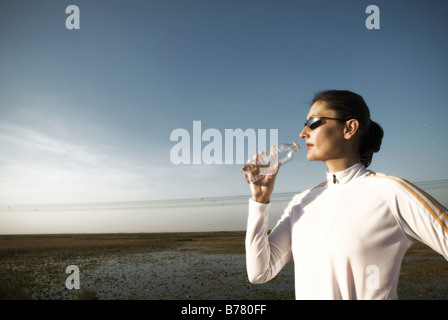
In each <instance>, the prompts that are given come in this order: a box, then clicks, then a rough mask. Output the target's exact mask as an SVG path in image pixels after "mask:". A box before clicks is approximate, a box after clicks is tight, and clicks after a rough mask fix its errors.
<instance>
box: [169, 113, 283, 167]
mask: <svg viewBox="0 0 448 320" xmlns="http://www.w3.org/2000/svg"><path fill="white" fill-rule="evenodd" d="M170 141H176V142H177V143H176V144H175V145H174V146H173V147H172V148H171V151H170V160H171V162H172V163H173V164H175V165H180V164H208V165H211V164H245V163H246V160H248V159H250V158H252V157H253V156H254V155H255V154H257V153H259V152H261V151H266V150H268V149H270V147H271V146H275V147H276V146H277V145H278V129H269V145H268V144H267V130H266V129H258V130H255V129H252V128H249V129H246V130H244V131H243V129H240V128H238V129H225V130H224V133H221V131H220V130H218V129H215V128H208V129H206V130H204V131H202V122H201V121H193V127H192V133H191V134H190V132H189V131H188V130H186V129H184V128H178V129H174V130H173V131H172V132H171V135H170ZM246 142H247V143H246ZM267 147H268V149H267ZM257 150H258V151H257ZM275 160H276V159H274V160H273V161H272V162H271V165H274V164H275V163H274V161H275Z"/></svg>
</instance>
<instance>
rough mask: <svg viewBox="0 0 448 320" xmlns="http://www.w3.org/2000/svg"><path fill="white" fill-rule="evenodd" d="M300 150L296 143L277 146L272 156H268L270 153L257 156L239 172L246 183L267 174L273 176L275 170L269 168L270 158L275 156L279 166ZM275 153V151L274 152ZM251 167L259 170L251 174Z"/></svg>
mask: <svg viewBox="0 0 448 320" xmlns="http://www.w3.org/2000/svg"><path fill="white" fill-rule="evenodd" d="M299 149H300V146H299V144H298V143H297V142H293V143H282V144H279V145H278V148H277V150H276V151H277V152H275V153H274V154H272V155H271V154H270V152H267V153H264V154H261V155H258V158H257V161H256V162H255V161H252V160H251V161H249V162H248V163H247V164H246V165H245V166H243V167H242V168H241V172H242V173H243V176H244V178H246V180H247V182H249V183H253V182H256V181H258V180H260V179H261V178H263V176H265V175H268V174H274V173H275V168H273V167H271V166H270V161H271V156H272V157H275V156H277V159H278V162H279V163H281V164H285V163H287V162H289V161H291V160H292V158H293V156H294V152H296V151H297V150H299ZM274 151H275V150H274ZM273 160H274V161H275V159H273ZM251 166H254V167H255V166H258V169H259V170H256V171H257V172H252V171H251V170H250V169H251Z"/></svg>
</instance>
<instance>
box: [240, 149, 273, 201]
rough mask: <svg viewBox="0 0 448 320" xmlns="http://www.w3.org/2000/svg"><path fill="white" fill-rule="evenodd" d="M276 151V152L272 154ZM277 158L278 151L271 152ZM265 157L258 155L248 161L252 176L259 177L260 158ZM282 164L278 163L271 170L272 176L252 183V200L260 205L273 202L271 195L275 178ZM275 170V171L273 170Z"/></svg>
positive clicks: (247, 166)
mask: <svg viewBox="0 0 448 320" xmlns="http://www.w3.org/2000/svg"><path fill="white" fill-rule="evenodd" d="M272 151H274V152H275V153H274V152H272ZM273 154H274V156H276V150H274V149H273V150H271V155H273ZM261 155H263V154H262V153H260V155H258V154H256V155H255V156H254V158H252V159H251V160H249V161H247V164H246V169H247V171H249V172H250V174H251V175H252V176H255V177H257V176H258V175H259V173H260V165H259V164H258V157H259V156H261ZM280 165H281V164H280V163H278V162H277V163H276V164H275V165H274V167H273V168H269V170H270V171H271V172H272V174H266V175H263V176H262V177H261V179H258V180H257V181H255V182H250V189H251V192H252V200H254V201H256V202H260V203H269V202H270V201H271V200H270V199H271V194H272V192H273V190H274V183H275V178H276V177H277V174H278V170H279V168H280ZM272 169H273V170H272Z"/></svg>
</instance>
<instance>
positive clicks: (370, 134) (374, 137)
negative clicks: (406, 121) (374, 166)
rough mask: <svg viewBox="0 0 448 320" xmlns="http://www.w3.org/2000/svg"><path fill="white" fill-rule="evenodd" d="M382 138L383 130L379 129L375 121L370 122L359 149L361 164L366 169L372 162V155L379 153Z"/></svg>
mask: <svg viewBox="0 0 448 320" xmlns="http://www.w3.org/2000/svg"><path fill="white" fill-rule="evenodd" d="M383 136H384V131H383V128H381V126H380V125H379V124H378V123H376V122H375V121H370V126H369V128H368V129H367V132H366V133H365V135H364V139H363V140H362V143H361V149H360V158H361V163H362V164H363V165H364V166H365V167H366V168H367V167H368V166H369V165H370V163H371V162H372V157H373V154H374V153H375V152H378V151H380V147H381V142H382V140H383Z"/></svg>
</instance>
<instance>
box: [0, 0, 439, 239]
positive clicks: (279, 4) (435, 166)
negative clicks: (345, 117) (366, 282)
mask: <svg viewBox="0 0 448 320" xmlns="http://www.w3.org/2000/svg"><path fill="white" fill-rule="evenodd" d="M72 4H75V5H77V6H78V7H79V9H80V29H79V30H68V29H67V28H66V26H65V20H66V18H67V17H68V16H69V14H66V13H65V9H66V7H67V6H69V5H72ZM371 4H375V5H377V6H378V7H379V9H380V29H379V30H368V29H367V28H366V26H365V21H366V19H367V17H368V16H369V14H366V13H365V10H366V7H367V6H368V5H371ZM447 9H448V4H447V3H446V2H445V1H436V0H431V1H422V0H420V1H397V0H395V1H373V2H372V1H358V0H356V1H355V0H350V1H330V0H325V1H323V0H320V1H297V0H296V1H286V0H281V1H272V0H271V1H265V0H257V1H256V0H239V1H236V0H225V1H224V0H214V1H211V0H207V1H205V0H183V1H178V0H176V1H175V0H163V1H162V0H158V1H155V0H147V1H124V0H111V1H110V0H108V1H79V0H76V1H55V0H54V1H41V0H39V1H32V2H31V1H16V0H14V1H12V0H7V1H5V0H2V1H1V2H0V111H1V117H0V150H1V152H0V176H1V179H0V233H3V234H7V233H64V232H157V231H161V232H165V231H190V230H196V231H204V230H243V229H244V228H245V222H246V216H247V213H246V209H247V208H246V207H247V206H246V205H247V201H246V199H245V198H247V199H248V198H249V197H250V191H249V187H248V185H247V183H246V182H245V181H244V179H243V178H242V176H241V174H240V172H239V168H240V166H241V165H239V164H226V165H217V164H214V165H177V166H176V165H174V164H173V163H172V162H171V160H170V150H171V148H172V147H173V146H174V145H175V144H176V143H175V142H173V141H170V134H171V132H172V131H173V130H175V129H178V128H183V129H186V130H187V131H189V132H190V133H192V127H193V121H201V124H202V130H203V131H204V130H206V129H208V128H214V129H217V130H219V131H220V132H222V133H223V136H224V131H225V129H237V128H241V129H243V130H246V129H249V128H253V129H255V130H257V129H266V130H269V129H277V130H278V135H279V138H278V139H279V142H291V141H294V140H298V141H299V143H301V144H302V146H303V141H302V140H301V139H300V138H299V137H298V134H299V133H300V131H301V129H302V128H303V123H304V120H305V118H306V115H307V113H308V109H309V107H310V105H309V101H310V100H311V99H312V97H313V95H314V93H316V92H318V91H320V90H324V89H348V90H352V91H355V92H357V93H359V94H361V95H362V96H363V97H364V99H365V100H366V102H367V104H368V105H369V107H370V111H371V116H372V119H373V120H375V121H377V122H378V123H380V124H381V125H382V127H383V129H384V131H385V137H384V139H383V145H382V148H381V151H380V152H379V153H378V154H375V155H374V158H373V162H372V165H371V167H370V168H371V169H372V170H374V171H377V172H383V173H387V174H390V175H394V176H399V177H402V178H405V179H407V180H409V181H412V182H415V183H417V182H423V181H432V182H433V181H436V180H445V182H443V183H442V187H441V188H431V187H434V184H426V185H425V184H422V186H423V185H425V186H429V189H428V190H427V191H428V192H429V193H431V194H432V195H434V196H435V197H436V199H438V200H439V201H440V202H441V203H443V204H445V205H447V204H448V190H447V184H446V179H448V170H447V169H446V159H447V155H448V151H447V150H448V148H447V147H448V138H447V137H448V135H447V133H448V129H447V126H446V122H447V120H448V108H447V107H448V105H447V102H446V101H447V100H446V88H447V75H448V61H447V58H446V57H447V56H448V39H447V37H446V32H447V31H448V21H447V20H446V14H445V13H446V11H447ZM204 145H206V143H204V144H203V146H204ZM325 170H326V168H325V166H324V164H323V163H315V162H309V161H307V160H306V151H305V150H304V149H302V150H300V151H299V152H298V153H297V154H296V155H295V158H294V160H293V161H292V162H291V163H289V164H288V165H287V166H284V167H283V168H282V171H281V172H280V174H279V176H278V179H277V184H276V189H275V192H276V193H278V194H279V195H283V194H285V193H286V194H289V193H293V192H300V191H302V190H304V189H307V188H309V187H312V186H314V185H316V184H318V183H320V182H321V181H323V179H325ZM221 197H230V198H228V199H227V198H226V199H222V198H221ZM190 198H193V199H202V198H206V199H215V200H216V201H217V202H215V204H217V203H218V204H219V205H215V206H213V205H208V204H207V205H203V203H201V201H197V202H195V204H194V205H187V203H188V202H185V201H174V200H173V201H170V202H168V203H164V204H163V205H162V206H155V207H154V208H153V207H152V206H153V205H154V203H157V202H151V201H156V200H163V199H190ZM229 199H230V200H229ZM231 199H238V201H237V203H232V201H233V200H231ZM241 199H243V200H241ZM138 201H146V203H145V204H144V205H143V208H139V209H135V206H138V205H140V204H141V203H140V202H138ZM90 203H100V204H101V206H99V207H95V208H92V207H91V206H89V205H87V204H90ZM123 203H124V204H126V206H127V209H123ZM286 203H287V200H285V199H283V198H282V200H281V201H280V200H279V202H278V203H277V204H276V205H275V206H274V210H273V211H272V215H271V220H272V223H274V222H275V220H276V217H278V213H280V212H281V210H282V208H283V206H284V205H286ZM49 204H57V206H54V207H52V208H48V205H49ZM184 204H185V205H184ZM28 205H29V206H28ZM126 206H124V207H126ZM276 206H278V208H277V207H276ZM129 207H132V208H134V209H129ZM275 210H277V211H275ZM274 211H275V212H274Z"/></svg>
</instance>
